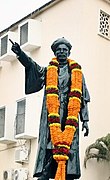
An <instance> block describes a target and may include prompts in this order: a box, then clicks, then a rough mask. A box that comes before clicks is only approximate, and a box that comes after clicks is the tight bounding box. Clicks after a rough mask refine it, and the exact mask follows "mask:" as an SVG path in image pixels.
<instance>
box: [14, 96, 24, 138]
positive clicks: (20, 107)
mask: <svg viewBox="0 0 110 180" xmlns="http://www.w3.org/2000/svg"><path fill="white" fill-rule="evenodd" d="M25 104H26V99H23V100H21V101H19V102H17V115H16V135H17V134H21V133H24V127H25Z"/></svg>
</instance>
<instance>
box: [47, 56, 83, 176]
mask: <svg viewBox="0 0 110 180" xmlns="http://www.w3.org/2000/svg"><path fill="white" fill-rule="evenodd" d="M68 64H69V68H70V71H71V87H70V92H69V94H68V97H69V102H68V116H67V119H66V123H65V130H64V131H62V130H61V124H60V114H59V106H60V102H59V95H58V68H59V63H58V61H57V59H56V58H53V59H52V61H51V62H50V64H49V66H48V68H47V78H46V105H47V110H48V121H49V127H50V135H51V141H52V143H53V146H54V149H53V158H54V159H55V160H56V161H57V163H58V168H57V172H56V176H55V180H65V169H66V168H65V167H66V161H67V160H68V158H69V157H68V155H69V149H70V146H71V143H72V140H73V138H74V133H75V131H76V127H77V126H78V113H79V111H80V103H81V94H82V71H81V66H80V65H79V64H78V63H76V62H75V61H73V60H71V59H68Z"/></svg>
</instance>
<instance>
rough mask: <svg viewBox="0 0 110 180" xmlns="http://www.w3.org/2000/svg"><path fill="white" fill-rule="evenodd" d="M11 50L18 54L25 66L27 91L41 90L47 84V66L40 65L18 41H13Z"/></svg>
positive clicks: (28, 92)
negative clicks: (26, 52)
mask: <svg viewBox="0 0 110 180" xmlns="http://www.w3.org/2000/svg"><path fill="white" fill-rule="evenodd" d="M11 50H12V51H13V52H14V53H15V54H16V56H17V59H18V60H19V61H20V63H21V64H22V65H23V66H24V67H25V93H26V94H31V93H34V92H37V91H39V90H41V89H42V88H43V86H44V84H45V71H46V68H45V67H41V66H39V65H38V64H37V63H36V62H35V61H34V60H32V59H31V58H30V57H29V56H28V55H27V54H25V52H23V51H22V49H21V48H20V45H19V44H18V43H16V42H15V43H12V48H11Z"/></svg>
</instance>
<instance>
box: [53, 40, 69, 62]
mask: <svg viewBox="0 0 110 180" xmlns="http://www.w3.org/2000/svg"><path fill="white" fill-rule="evenodd" d="M71 48H72V45H71V44H70V42H69V41H67V40H66V39H65V38H64V37H62V38H59V39H57V40H56V41H54V42H53V44H52V45H51V49H52V51H53V52H54V55H55V56H56V57H57V59H58V60H59V62H64V61H66V60H67V58H68V57H69V55H70V50H71Z"/></svg>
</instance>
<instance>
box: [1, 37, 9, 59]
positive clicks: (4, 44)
mask: <svg viewBox="0 0 110 180" xmlns="http://www.w3.org/2000/svg"><path fill="white" fill-rule="evenodd" d="M7 42H8V35H6V36H4V37H3V38H1V56H3V55H4V54H6V53H7Z"/></svg>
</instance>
